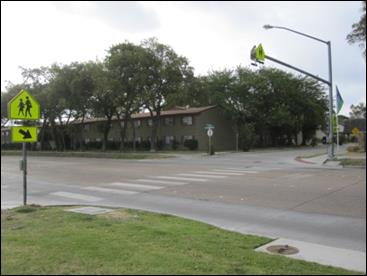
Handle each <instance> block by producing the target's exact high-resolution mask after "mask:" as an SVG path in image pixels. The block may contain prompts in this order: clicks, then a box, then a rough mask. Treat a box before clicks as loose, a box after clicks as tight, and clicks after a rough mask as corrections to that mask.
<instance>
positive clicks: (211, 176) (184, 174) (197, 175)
mask: <svg viewBox="0 0 367 276" xmlns="http://www.w3.org/2000/svg"><path fill="white" fill-rule="evenodd" d="M178 175H181V176H194V177H195V176H196V177H208V178H226V177H228V176H224V175H208V174H194V173H179V174H178Z"/></svg>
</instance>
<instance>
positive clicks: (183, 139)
mask: <svg viewBox="0 0 367 276" xmlns="http://www.w3.org/2000/svg"><path fill="white" fill-rule="evenodd" d="M192 139H194V136H192V135H185V136H182V138H181V140H182V144H183V143H185V141H186V140H192Z"/></svg>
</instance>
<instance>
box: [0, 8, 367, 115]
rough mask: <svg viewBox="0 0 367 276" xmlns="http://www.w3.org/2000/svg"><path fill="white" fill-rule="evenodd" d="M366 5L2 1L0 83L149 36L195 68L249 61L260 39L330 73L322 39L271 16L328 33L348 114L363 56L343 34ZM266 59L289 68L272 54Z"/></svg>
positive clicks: (290, 59) (359, 91)
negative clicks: (267, 26)
mask: <svg viewBox="0 0 367 276" xmlns="http://www.w3.org/2000/svg"><path fill="white" fill-rule="evenodd" d="M361 9H362V3H361V1H340V2H329V1H327V2H299V1H290V2H228V1H226V2H112V1H111V2H109V1H103V2H30V1H27V2H14V1H11V2H8V1H1V90H2V91H4V90H5V86H6V84H7V81H10V82H12V83H19V82H21V81H22V77H21V74H20V70H19V66H22V67H25V68H35V67H40V66H49V65H51V64H52V63H54V62H57V63H62V64H68V63H70V62H73V61H88V60H96V59H99V60H103V59H104V57H105V55H106V50H108V49H109V47H111V45H114V44H117V43H122V42H124V41H125V40H128V41H130V42H134V43H136V44H139V43H140V42H141V41H142V40H144V39H147V38H149V37H157V38H158V40H159V42H161V43H164V44H167V45H169V46H171V47H172V48H173V49H174V50H175V51H176V53H178V54H179V55H183V56H185V57H187V58H188V59H189V61H190V65H191V66H193V67H194V69H195V74H196V75H205V74H207V73H208V72H209V71H211V70H221V69H224V68H228V69H230V68H235V67H236V66H238V65H242V66H250V63H251V61H250V58H249V57H250V50H251V48H252V46H254V45H255V44H256V45H257V44H259V43H262V45H263V47H264V50H265V53H266V54H268V55H269V56H272V57H274V58H277V59H279V60H282V61H284V62H287V63H290V64H292V65H294V66H296V67H299V68H302V69H304V70H306V71H308V72H311V73H313V74H315V75H318V76H320V77H322V78H324V79H327V78H328V58H327V57H328V55H327V46H326V45H325V44H323V43H320V42H317V41H314V40H311V39H308V38H306V37H302V36H299V35H296V34H294V33H291V32H287V31H284V30H279V29H272V30H265V29H263V28H262V26H263V25H264V24H271V25H277V26H285V27H288V28H291V29H295V30H298V31H300V32H304V33H307V34H310V35H312V36H316V37H319V38H321V39H323V40H330V41H331V45H332V63H333V81H334V87H335V85H338V87H339V90H340V92H341V94H342V97H343V98H344V107H343V109H342V111H341V114H344V115H349V111H350V105H351V104H357V103H359V102H362V101H363V102H364V103H365V102H366V63H365V59H364V57H363V56H362V51H361V49H360V48H359V47H358V45H357V44H355V45H349V44H348V43H347V42H346V40H345V37H346V36H347V34H348V33H350V31H351V26H352V24H353V23H355V22H358V21H359V19H360V17H361V14H362V12H361ZM264 66H273V67H277V68H281V69H284V70H286V68H284V67H282V66H280V65H279V66H278V65H276V64H274V63H272V62H271V61H266V62H265V65H264ZM293 72H294V71H293ZM334 91H335V88H334Z"/></svg>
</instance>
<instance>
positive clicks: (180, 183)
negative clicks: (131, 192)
mask: <svg viewBox="0 0 367 276" xmlns="http://www.w3.org/2000/svg"><path fill="white" fill-rule="evenodd" d="M135 181H139V182H144V183H153V184H165V185H186V184H188V183H187V182H177V181H165V180H158V179H145V178H141V179H135Z"/></svg>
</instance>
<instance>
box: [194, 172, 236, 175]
mask: <svg viewBox="0 0 367 276" xmlns="http://www.w3.org/2000/svg"><path fill="white" fill-rule="evenodd" d="M195 173H204V174H214V175H243V173H230V172H208V171H196V172H195Z"/></svg>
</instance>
